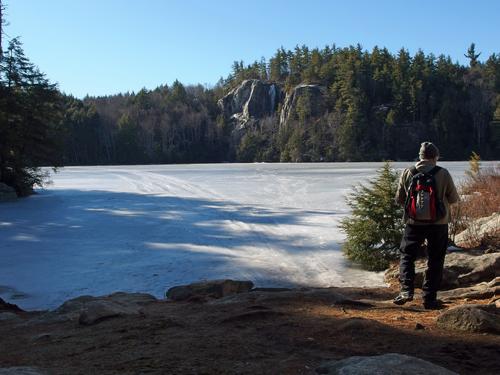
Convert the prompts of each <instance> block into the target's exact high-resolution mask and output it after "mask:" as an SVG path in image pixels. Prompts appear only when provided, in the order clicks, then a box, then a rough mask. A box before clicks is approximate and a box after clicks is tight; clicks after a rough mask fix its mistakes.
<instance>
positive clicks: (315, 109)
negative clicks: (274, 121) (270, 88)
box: [280, 85, 326, 127]
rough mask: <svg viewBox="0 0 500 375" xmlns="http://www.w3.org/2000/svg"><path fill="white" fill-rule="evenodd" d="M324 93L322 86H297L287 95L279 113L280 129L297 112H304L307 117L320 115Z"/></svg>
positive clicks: (323, 103) (322, 110) (323, 106)
mask: <svg viewBox="0 0 500 375" xmlns="http://www.w3.org/2000/svg"><path fill="white" fill-rule="evenodd" d="M325 92H326V89H325V87H323V86H319V85H298V86H296V87H295V88H294V89H293V90H292V91H291V92H289V93H287V94H286V97H285V101H284V103H283V107H282V109H281V113H280V127H281V126H283V125H284V124H285V123H286V122H287V121H288V120H289V119H290V118H291V117H293V116H295V114H296V113H297V110H303V111H305V112H306V115H307V116H308V117H316V116H320V115H322V114H323V112H324V111H325Z"/></svg>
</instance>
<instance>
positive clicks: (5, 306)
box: [0, 298, 23, 312]
mask: <svg viewBox="0 0 500 375" xmlns="http://www.w3.org/2000/svg"><path fill="white" fill-rule="evenodd" d="M0 311H18V312H21V311H23V310H21V309H20V308H19V306H17V305H14V304H12V303H8V302H5V301H4V300H3V299H1V298H0Z"/></svg>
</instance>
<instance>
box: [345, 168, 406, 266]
mask: <svg viewBox="0 0 500 375" xmlns="http://www.w3.org/2000/svg"><path fill="white" fill-rule="evenodd" d="M398 180H399V174H398V173H397V172H396V171H394V170H393V169H392V168H391V164H390V162H388V161H387V162H385V164H384V165H383V167H382V168H380V169H379V170H378V171H377V176H376V177H375V178H374V179H373V180H371V181H369V182H368V184H367V185H362V184H360V185H358V186H356V187H354V192H353V193H351V194H349V195H348V196H347V197H346V201H347V204H348V206H349V207H350V208H351V209H352V214H351V216H349V217H347V218H345V219H343V220H342V221H341V224H340V228H341V229H342V231H344V232H345V233H346V235H347V239H346V242H345V243H344V246H343V251H344V253H345V255H346V256H347V258H348V259H350V260H352V261H354V262H357V263H360V264H361V265H362V266H363V268H366V269H368V270H371V271H381V270H384V269H386V268H387V267H388V266H389V262H390V261H391V260H395V259H397V258H398V256H399V244H400V242H401V238H402V234H403V228H404V223H403V220H402V217H403V208H402V207H401V206H400V205H398V204H397V203H396V201H395V196H396V191H397V187H398Z"/></svg>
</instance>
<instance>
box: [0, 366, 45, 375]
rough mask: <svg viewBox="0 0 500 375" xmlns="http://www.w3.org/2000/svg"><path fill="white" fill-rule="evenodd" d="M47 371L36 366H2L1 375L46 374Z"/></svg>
mask: <svg viewBox="0 0 500 375" xmlns="http://www.w3.org/2000/svg"><path fill="white" fill-rule="evenodd" d="M45 374H47V373H46V372H42V371H41V370H39V369H37V368H34V367H3V368H1V367H0V375H45Z"/></svg>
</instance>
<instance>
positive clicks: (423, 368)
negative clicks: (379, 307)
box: [316, 353, 458, 375]
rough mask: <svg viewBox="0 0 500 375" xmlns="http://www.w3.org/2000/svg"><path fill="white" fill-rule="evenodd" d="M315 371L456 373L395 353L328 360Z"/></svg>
mask: <svg viewBox="0 0 500 375" xmlns="http://www.w3.org/2000/svg"><path fill="white" fill-rule="evenodd" d="M316 372H317V373H319V374H331V375H373V374H391V375H458V374H457V373H456V372H453V371H450V370H448V369H446V368H444V367H441V366H437V365H435V364H433V363H430V362H427V361H424V360H422V359H419V358H415V357H410V356H407V355H403V354H397V353H389V354H384V355H378V356H373V357H349V358H346V359H342V360H340V361H329V362H326V363H324V364H323V365H322V366H320V367H319V368H317V369H316Z"/></svg>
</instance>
